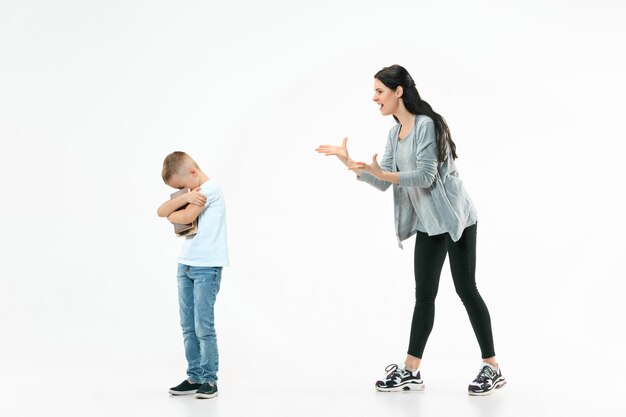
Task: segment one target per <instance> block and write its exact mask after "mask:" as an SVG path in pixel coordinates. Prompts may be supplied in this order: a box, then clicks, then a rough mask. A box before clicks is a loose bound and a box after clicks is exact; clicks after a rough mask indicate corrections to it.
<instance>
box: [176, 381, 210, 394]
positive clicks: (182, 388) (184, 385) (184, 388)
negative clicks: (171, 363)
mask: <svg viewBox="0 0 626 417" xmlns="http://www.w3.org/2000/svg"><path fill="white" fill-rule="evenodd" d="M201 385H202V384H192V383H191V382H189V381H187V380H186V379H185V380H184V381H183V382H181V383H180V384H178V385H176V386H175V387H172V388H170V394H172V395H189V394H195V393H196V391H198V388H200V386H201Z"/></svg>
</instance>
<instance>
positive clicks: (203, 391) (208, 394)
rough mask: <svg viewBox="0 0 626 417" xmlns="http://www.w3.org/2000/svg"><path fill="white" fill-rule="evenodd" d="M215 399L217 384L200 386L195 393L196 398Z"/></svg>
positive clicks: (206, 383)
mask: <svg viewBox="0 0 626 417" xmlns="http://www.w3.org/2000/svg"><path fill="white" fill-rule="evenodd" d="M213 397H217V384H215V385H211V384H209V383H208V382H205V383H204V384H202V386H201V387H200V388H198V391H197V392H196V398H213Z"/></svg>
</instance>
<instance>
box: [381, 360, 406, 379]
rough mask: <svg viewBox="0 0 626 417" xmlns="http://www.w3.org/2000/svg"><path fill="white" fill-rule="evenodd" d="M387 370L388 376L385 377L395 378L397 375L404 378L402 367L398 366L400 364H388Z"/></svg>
mask: <svg viewBox="0 0 626 417" xmlns="http://www.w3.org/2000/svg"><path fill="white" fill-rule="evenodd" d="M385 372H387V376H386V377H385V379H394V378H395V377H396V376H399V377H400V378H402V374H401V373H400V368H398V365H396V364H395V363H392V364H391V365H387V367H385Z"/></svg>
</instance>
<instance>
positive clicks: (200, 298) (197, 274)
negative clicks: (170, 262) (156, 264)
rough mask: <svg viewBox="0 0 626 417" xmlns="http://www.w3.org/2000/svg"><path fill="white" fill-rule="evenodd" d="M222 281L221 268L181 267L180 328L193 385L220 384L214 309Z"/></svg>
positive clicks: (179, 271) (189, 375)
mask: <svg viewBox="0 0 626 417" xmlns="http://www.w3.org/2000/svg"><path fill="white" fill-rule="evenodd" d="M221 279H222V267H221V266H220V267H204V266H189V265H183V264H178V304H179V307H180V325H181V327H182V329H183V339H184V343H185V356H186V357H187V376H188V377H189V380H191V381H192V382H196V383H205V382H208V383H209V384H215V383H216V382H217V370H218V362H219V356H218V353H217V337H216V334H215V327H214V320H213V306H214V305H215V297H216V296H217V293H218V292H219V290H220V281H221Z"/></svg>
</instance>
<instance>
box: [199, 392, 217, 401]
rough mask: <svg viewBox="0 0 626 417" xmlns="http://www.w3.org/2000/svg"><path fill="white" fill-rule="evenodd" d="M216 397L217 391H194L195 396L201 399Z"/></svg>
mask: <svg viewBox="0 0 626 417" xmlns="http://www.w3.org/2000/svg"><path fill="white" fill-rule="evenodd" d="M215 397H217V392H214V393H213V394H198V393H196V398H200V399H202V400H206V399H209V398H215Z"/></svg>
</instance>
